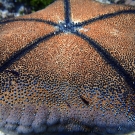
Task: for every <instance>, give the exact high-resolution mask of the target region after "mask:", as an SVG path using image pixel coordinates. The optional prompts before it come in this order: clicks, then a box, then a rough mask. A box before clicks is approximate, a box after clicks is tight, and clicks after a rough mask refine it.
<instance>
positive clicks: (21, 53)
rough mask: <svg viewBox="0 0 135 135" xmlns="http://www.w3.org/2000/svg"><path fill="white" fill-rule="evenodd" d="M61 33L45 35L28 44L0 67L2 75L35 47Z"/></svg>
mask: <svg viewBox="0 0 135 135" xmlns="http://www.w3.org/2000/svg"><path fill="white" fill-rule="evenodd" d="M60 33H61V32H60V31H56V32H52V33H50V34H48V35H45V36H43V37H40V38H37V39H36V40H34V41H32V42H31V43H29V44H27V45H26V46H25V47H24V48H22V49H21V50H19V51H17V52H15V53H14V54H13V55H12V56H11V57H10V58H9V59H8V60H6V61H5V62H4V63H3V64H2V65H1V66H0V73H1V72H3V71H4V70H5V69H7V68H8V67H9V66H11V65H12V64H13V63H14V62H16V61H17V60H19V59H20V58H21V57H22V56H24V55H26V54H27V53H28V52H30V51H31V50H33V49H34V48H35V47H37V46H39V43H41V42H43V41H46V40H49V39H50V38H52V37H53V36H55V35H58V34H60Z"/></svg>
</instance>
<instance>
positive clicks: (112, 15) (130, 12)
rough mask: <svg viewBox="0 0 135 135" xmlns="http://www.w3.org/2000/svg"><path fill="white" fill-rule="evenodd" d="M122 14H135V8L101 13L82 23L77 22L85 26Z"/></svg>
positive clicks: (80, 25) (78, 25)
mask: <svg viewBox="0 0 135 135" xmlns="http://www.w3.org/2000/svg"><path fill="white" fill-rule="evenodd" d="M121 14H135V10H122V11H117V12H115V13H108V14H104V15H100V16H98V17H95V18H92V19H89V20H86V21H83V22H81V23H78V24H76V26H77V27H83V26H85V25H88V24H91V23H93V22H96V21H99V20H104V19H108V18H113V17H115V16H118V15H121Z"/></svg>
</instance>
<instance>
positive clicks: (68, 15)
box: [64, 0, 71, 24]
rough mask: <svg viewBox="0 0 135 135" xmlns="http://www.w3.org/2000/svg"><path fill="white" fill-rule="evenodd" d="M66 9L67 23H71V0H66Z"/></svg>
mask: <svg viewBox="0 0 135 135" xmlns="http://www.w3.org/2000/svg"><path fill="white" fill-rule="evenodd" d="M64 10H65V23H66V24H69V23H70V22H71V20H70V19H71V9H70V0H64Z"/></svg>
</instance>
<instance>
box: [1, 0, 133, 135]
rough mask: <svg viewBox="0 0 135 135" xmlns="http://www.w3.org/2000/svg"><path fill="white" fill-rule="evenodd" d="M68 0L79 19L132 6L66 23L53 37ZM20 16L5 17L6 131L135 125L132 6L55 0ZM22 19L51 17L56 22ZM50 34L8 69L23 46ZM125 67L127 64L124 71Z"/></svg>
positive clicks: (73, 17) (106, 129)
mask: <svg viewBox="0 0 135 135" xmlns="http://www.w3.org/2000/svg"><path fill="white" fill-rule="evenodd" d="M64 2H65V3H64ZM64 4H65V5H64ZM66 4H67V5H68V4H70V6H71V18H70V19H71V20H72V22H74V23H76V24H79V23H81V22H84V21H85V20H90V19H93V18H98V17H99V16H102V15H105V14H110V13H115V12H119V11H129V10H131V11H132V13H126V14H125V13H124V14H120V15H116V16H113V17H108V18H105V19H101V20H100V19H99V20H98V21H95V22H93V23H88V24H86V25H84V26H83V25H82V26H81V27H79V28H77V30H76V31H75V32H72V31H70V30H69V31H64V30H63V29H64V28H63V29H62V30H63V31H60V33H59V34H56V35H55V33H57V32H58V31H59V30H60V28H61V27H60V23H61V22H64V20H65V14H66V13H65V10H66V9H64V7H65V8H67V7H68V6H67V7H66ZM17 19H18V21H13V20H11V22H8V21H7V22H6V21H5V23H4V21H3V22H1V23H0V68H1V69H0V127H1V130H2V131H6V130H13V131H14V132H18V133H32V132H48V131H57V132H59V131H89V132H91V131H92V132H102V133H103V134H110V133H112V132H113V133H123V134H124V133H126V132H129V131H135V89H134V88H135V87H134V86H133V85H132V83H133V84H134V80H135V8H134V7H130V6H122V5H107V4H101V3H98V2H95V1H92V0H70V1H69V0H65V1H63V0H57V1H56V2H54V3H53V4H51V5H50V6H48V7H47V8H45V9H43V10H41V11H38V12H35V13H32V14H30V15H26V16H22V17H19V18H17ZM19 19H41V20H47V21H50V22H54V23H57V24H58V26H53V25H50V24H47V23H43V22H36V21H24V20H23V21H21V20H19ZM67 22H68V21H67ZM59 27H60V28H59ZM74 28H75V26H74ZM69 29H71V27H70V28H69ZM53 32H54V35H53V36H52V37H51V38H49V39H45V40H44V41H41V42H38V43H37V44H36V45H37V46H36V47H35V48H33V49H31V50H30V51H28V52H27V53H26V54H24V55H23V56H21V57H19V58H17V59H15V58H13V59H15V61H13V62H11V64H9V65H8V66H5V67H6V68H4V69H3V67H4V66H3V65H4V63H5V62H6V61H8V60H9V59H10V58H11V57H13V56H14V54H16V53H18V52H19V50H21V49H23V48H25V46H27V45H28V44H34V43H35V42H36V41H37V40H38V38H40V37H43V36H44V35H47V34H49V33H53ZM77 32H79V33H82V34H84V35H87V37H90V38H91V39H93V40H94V41H95V42H94V43H95V44H96V43H98V44H99V45H100V46H101V47H103V48H104V50H105V51H107V52H108V53H109V54H110V55H111V56H112V57H113V58H114V59H115V60H116V61H117V62H118V63H119V64H120V66H121V67H122V68H119V69H118V70H117V69H115V68H117V66H116V65H115V64H114V65H113V64H112V63H113V62H110V63H111V64H112V65H111V64H110V63H109V62H108V61H107V60H106V59H105V58H104V57H105V56H102V55H103V54H101V53H100V52H99V51H96V50H95V48H94V47H93V46H91V44H92V43H88V40H87V39H86V38H84V37H82V36H80V37H79V36H78V35H77V34H76V33H77ZM94 43H93V44H94ZM108 59H109V58H108ZM110 59H111V58H110ZM8 63H9V62H8ZM118 67H119V66H118ZM2 69H3V70H2ZM121 69H124V71H122V73H121V71H119V70H121ZM123 72H126V73H127V74H128V75H129V76H130V77H131V79H127V78H126V77H127V76H124V75H123V74H124V73H123ZM121 74H122V75H121ZM125 78H126V79H125ZM127 80H129V82H128V81H127ZM131 82H132V83H131ZM110 129H111V130H110ZM112 130H113V131H112Z"/></svg>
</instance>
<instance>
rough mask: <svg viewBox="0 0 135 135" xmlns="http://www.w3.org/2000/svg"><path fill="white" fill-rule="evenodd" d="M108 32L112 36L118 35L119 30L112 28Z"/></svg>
mask: <svg viewBox="0 0 135 135" xmlns="http://www.w3.org/2000/svg"><path fill="white" fill-rule="evenodd" d="M110 33H111V34H112V35H114V36H118V35H119V33H120V32H119V31H118V30H117V29H113V30H112V31H111V32H110Z"/></svg>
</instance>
